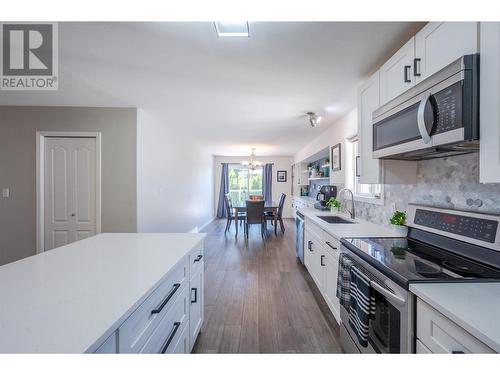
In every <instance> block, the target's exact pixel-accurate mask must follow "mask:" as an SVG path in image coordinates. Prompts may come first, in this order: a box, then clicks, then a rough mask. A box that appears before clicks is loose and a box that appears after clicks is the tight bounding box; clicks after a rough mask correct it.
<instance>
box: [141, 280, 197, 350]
mask: <svg viewBox="0 0 500 375" xmlns="http://www.w3.org/2000/svg"><path fill="white" fill-rule="evenodd" d="M188 314H189V293H188V288H187V286H185V287H184V288H183V290H182V291H181V292H180V295H179V296H178V297H177V299H176V300H175V303H174V305H173V306H172V308H170V309H169V310H168V312H167V313H166V314H165V317H164V318H163V319H162V321H161V322H160V324H159V325H158V327H157V328H156V330H155V331H154V332H153V334H152V335H151V336H150V337H149V338H148V340H147V341H146V344H145V345H144V346H143V347H142V349H141V350H140V353H147V354H155V353H161V354H165V353H172V352H173V350H174V348H175V347H176V344H177V341H178V340H179V337H180V336H181V333H182V332H183V331H184V329H185V328H186V327H188V326H189V322H188V320H189V315H188Z"/></svg>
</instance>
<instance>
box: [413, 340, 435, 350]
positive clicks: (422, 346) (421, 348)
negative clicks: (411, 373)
mask: <svg viewBox="0 0 500 375" xmlns="http://www.w3.org/2000/svg"><path fill="white" fill-rule="evenodd" d="M415 344H416V345H415V346H416V348H415V351H416V352H417V354H432V352H431V351H430V350H429V348H428V347H427V346H425V345H424V344H422V341H420V340H419V339H417V340H416V342H415Z"/></svg>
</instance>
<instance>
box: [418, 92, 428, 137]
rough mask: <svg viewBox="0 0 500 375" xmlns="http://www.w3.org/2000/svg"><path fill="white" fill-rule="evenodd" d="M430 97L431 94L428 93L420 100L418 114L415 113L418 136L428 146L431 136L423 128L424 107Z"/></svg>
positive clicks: (424, 127)
mask: <svg viewBox="0 0 500 375" xmlns="http://www.w3.org/2000/svg"><path fill="white" fill-rule="evenodd" d="M430 96H431V93H430V92H428V93H427V94H425V96H424V97H423V98H422V100H421V101H420V104H419V105H418V112H417V125H418V131H419V132H420V135H421V136H422V140H423V141H424V143H425V144H428V143H429V142H430V141H431V135H430V134H429V132H428V131H427V127H426V126H425V117H424V113H425V105H426V104H427V101H428V100H429V98H430Z"/></svg>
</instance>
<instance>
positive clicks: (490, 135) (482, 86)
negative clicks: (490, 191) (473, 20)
mask: <svg viewBox="0 0 500 375" xmlns="http://www.w3.org/2000/svg"><path fill="white" fill-rule="evenodd" d="M479 81H480V82H479V90H480V93H479V97H480V98H481V99H480V101H479V107H480V108H479V116H480V122H481V139H480V144H481V147H480V148H479V163H480V165H479V181H480V182H482V183H495V182H500V106H499V105H498V103H500V22H481V76H480V78H479Z"/></svg>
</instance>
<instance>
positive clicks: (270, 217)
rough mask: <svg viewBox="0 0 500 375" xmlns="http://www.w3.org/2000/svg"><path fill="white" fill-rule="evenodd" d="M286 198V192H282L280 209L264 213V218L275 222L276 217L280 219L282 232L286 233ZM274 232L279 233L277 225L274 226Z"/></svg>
mask: <svg viewBox="0 0 500 375" xmlns="http://www.w3.org/2000/svg"><path fill="white" fill-rule="evenodd" d="M285 198H286V194H283V193H281V197H280V201H279V203H278V209H277V210H276V211H271V212H266V213H265V215H264V219H265V220H266V223H267V221H271V223H274V221H275V219H276V220H277V221H279V223H280V227H281V232H282V233H283V234H284V233H285V224H284V223H283V207H284V206H285ZM274 234H276V235H277V234H278V228H277V226H275V227H274Z"/></svg>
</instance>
